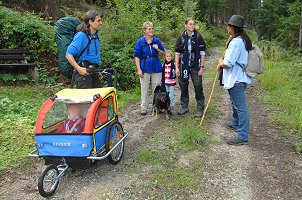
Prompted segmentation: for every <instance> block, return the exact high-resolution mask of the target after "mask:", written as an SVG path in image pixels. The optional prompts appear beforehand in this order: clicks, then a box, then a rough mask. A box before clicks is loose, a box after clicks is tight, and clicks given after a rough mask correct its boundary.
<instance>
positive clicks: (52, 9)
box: [43, 0, 63, 21]
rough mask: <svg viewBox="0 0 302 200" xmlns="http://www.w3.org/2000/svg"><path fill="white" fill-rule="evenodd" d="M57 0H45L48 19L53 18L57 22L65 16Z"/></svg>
mask: <svg viewBox="0 0 302 200" xmlns="http://www.w3.org/2000/svg"><path fill="white" fill-rule="evenodd" d="M57 5H58V4H57V0H44V5H43V7H44V10H45V15H46V18H49V17H51V18H53V19H54V20H55V21H56V20H58V19H59V18H60V17H62V16H63V12H62V11H61V10H60V9H59V8H58V6H57Z"/></svg>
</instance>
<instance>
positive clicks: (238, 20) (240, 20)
mask: <svg viewBox="0 0 302 200" xmlns="http://www.w3.org/2000/svg"><path fill="white" fill-rule="evenodd" d="M227 24H229V25H232V26H237V27H239V28H245V27H246V26H244V17H243V16H241V15H233V16H232V17H231V19H230V20H229V22H228V23H227Z"/></svg>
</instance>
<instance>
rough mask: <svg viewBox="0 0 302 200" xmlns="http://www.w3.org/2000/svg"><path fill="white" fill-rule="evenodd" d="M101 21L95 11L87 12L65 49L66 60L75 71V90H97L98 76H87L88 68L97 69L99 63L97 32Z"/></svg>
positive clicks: (99, 50)
mask: <svg viewBox="0 0 302 200" xmlns="http://www.w3.org/2000/svg"><path fill="white" fill-rule="evenodd" d="M101 25H102V19H101V15H100V13H99V12H97V11H88V12H87V13H86V15H85V21H84V23H81V24H80V25H79V26H78V27H77V33H76V34H75V35H74V37H73V39H72V42H71V43H70V45H69V46H68V48H67V51H66V59H67V60H68V62H69V63H70V65H71V66H72V67H73V68H74V69H75V72H74V74H73V79H74V81H75V82H76V86H77V88H81V89H85V88H99V87H101V82H100V79H99V77H98V74H89V73H88V72H87V69H88V68H98V67H99V65H100V61H101V48H100V41H99V37H98V30H99V29H100V28H101Z"/></svg>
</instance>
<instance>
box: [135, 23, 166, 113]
mask: <svg viewBox="0 0 302 200" xmlns="http://www.w3.org/2000/svg"><path fill="white" fill-rule="evenodd" d="M142 29H143V33H144V36H143V37H141V38H140V39H139V40H138V41H137V42H136V44H135V47H134V59H135V65H136V68H137V73H138V75H139V78H140V84H141V101H142V102H141V115H146V114H147V109H148V96H149V95H148V94H149V85H150V81H151V80H152V91H154V89H155V87H156V85H158V84H159V83H161V78H162V64H161V62H160V59H159V58H158V55H163V54H164V51H165V49H164V46H163V45H162V43H161V42H160V40H159V39H158V38H156V37H153V24H152V22H149V21H147V22H144V24H143V27H142Z"/></svg>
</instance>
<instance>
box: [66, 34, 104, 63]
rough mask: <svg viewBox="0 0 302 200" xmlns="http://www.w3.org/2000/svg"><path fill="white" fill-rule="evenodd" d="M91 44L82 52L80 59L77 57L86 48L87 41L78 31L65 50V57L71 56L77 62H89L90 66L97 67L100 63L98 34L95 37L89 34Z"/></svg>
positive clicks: (84, 35)
mask: <svg viewBox="0 0 302 200" xmlns="http://www.w3.org/2000/svg"><path fill="white" fill-rule="evenodd" d="M90 38H91V43H90V44H89V47H88V48H87V49H86V50H85V51H84V53H83V54H82V55H81V57H80V58H78V56H79V55H80V53H81V52H82V50H83V49H84V48H85V47H86V46H87V44H88V42H89V39H88V37H87V35H86V33H84V32H82V31H80V32H77V33H76V34H75V36H74V38H73V40H72V42H71V43H70V45H69V46H68V48H67V51H66V55H69V54H71V55H73V57H74V58H75V59H76V60H77V61H85V60H87V61H89V62H90V63H91V64H96V65H99V64H100V63H101V47H100V40H99V38H98V32H96V34H95V35H92V34H91V33H90Z"/></svg>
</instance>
